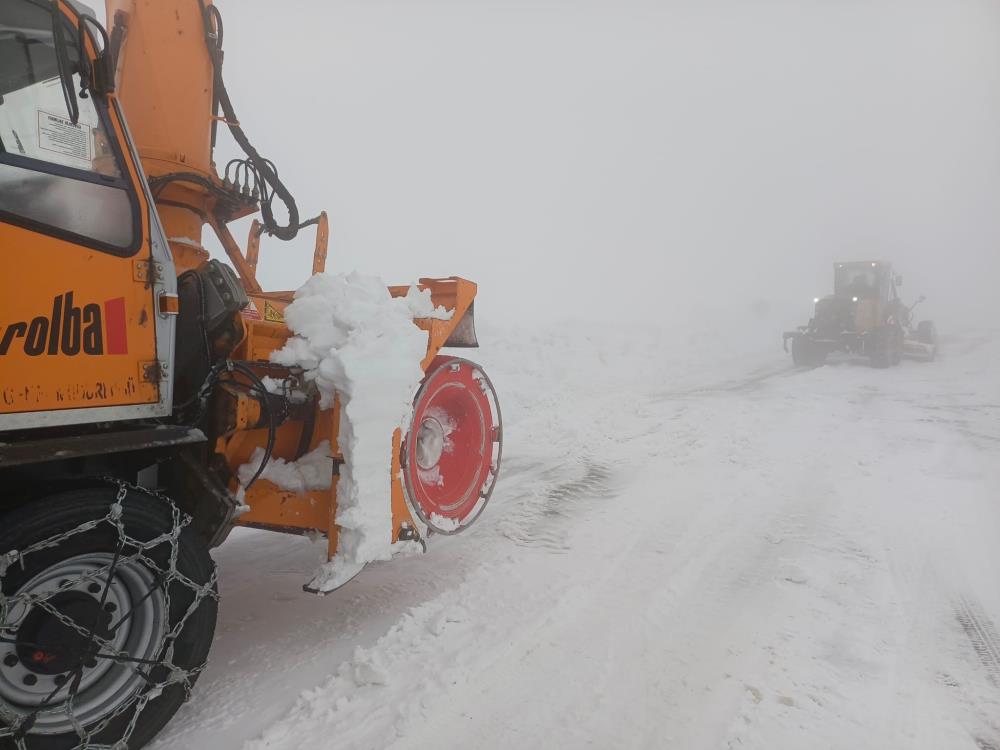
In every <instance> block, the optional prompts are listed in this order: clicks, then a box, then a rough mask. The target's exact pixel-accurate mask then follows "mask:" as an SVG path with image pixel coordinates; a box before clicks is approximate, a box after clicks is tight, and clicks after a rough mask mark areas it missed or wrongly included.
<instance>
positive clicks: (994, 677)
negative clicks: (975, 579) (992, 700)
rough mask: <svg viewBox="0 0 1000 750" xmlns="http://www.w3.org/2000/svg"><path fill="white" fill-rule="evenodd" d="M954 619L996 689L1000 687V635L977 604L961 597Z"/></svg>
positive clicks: (956, 606)
mask: <svg viewBox="0 0 1000 750" xmlns="http://www.w3.org/2000/svg"><path fill="white" fill-rule="evenodd" d="M955 619H957V620H958V624H959V625H961V626H962V630H964V631H965V635H966V636H967V637H968V639H969V643H971V644H972V650H973V651H975V652H976V657H977V658H978V659H979V662H980V663H981V664H982V665H983V667H984V668H985V669H986V674H987V676H988V677H989V680H990V682H992V683H993V684H994V685H995V686H996V687H1000V634H998V633H997V628H996V625H994V624H993V621H992V620H991V619H990V618H989V616H988V615H987V614H986V613H985V612H983V610H982V608H981V607H980V606H979V604H977V603H975V602H973V601H971V600H969V599H968V598H965V597H963V598H962V599H960V600H959V601H958V603H957V604H956V605H955Z"/></svg>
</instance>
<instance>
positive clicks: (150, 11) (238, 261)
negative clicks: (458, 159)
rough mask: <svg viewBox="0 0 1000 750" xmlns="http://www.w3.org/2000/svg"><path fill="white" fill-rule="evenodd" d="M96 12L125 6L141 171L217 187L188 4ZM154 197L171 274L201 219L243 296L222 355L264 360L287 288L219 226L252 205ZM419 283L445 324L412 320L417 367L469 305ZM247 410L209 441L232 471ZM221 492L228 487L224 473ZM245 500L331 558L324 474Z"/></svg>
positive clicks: (395, 488) (330, 416) (181, 263)
mask: <svg viewBox="0 0 1000 750" xmlns="http://www.w3.org/2000/svg"><path fill="white" fill-rule="evenodd" d="M210 3H211V0H205V4H206V5H208V4H210ZM107 12H108V22H109V26H111V25H112V23H113V21H114V18H115V15H116V14H118V13H122V14H125V15H124V16H123V18H124V19H125V20H126V21H127V35H126V40H125V43H124V46H123V48H122V51H121V53H120V54H119V58H118V61H119V62H118V70H117V80H118V88H119V91H120V96H121V99H122V102H123V104H124V108H125V112H126V114H127V115H128V118H129V124H130V127H131V130H132V133H133V135H134V138H135V141H136V143H137V148H138V151H139V155H140V158H141V161H142V164H143V168H144V169H145V172H146V174H147V176H149V177H157V176H163V175H168V174H176V173H194V174H196V175H199V176H200V177H202V178H204V179H206V180H210V181H212V183H213V184H214V185H216V186H217V187H224V185H223V182H222V180H220V178H219V176H218V174H217V173H216V169H215V165H214V164H213V163H212V158H211V129H212V123H213V113H212V89H213V67H212V62H211V58H210V56H209V54H208V51H207V48H206V43H205V38H204V33H203V24H202V16H201V10H200V7H199V3H198V1H197V0H175V1H174V2H167V1H166V0H108V3H107ZM166 61H169V64H166ZM156 200H157V206H156V207H157V210H158V212H159V215H160V219H161V221H162V223H163V225H164V227H165V230H166V232H167V237H168V240H170V241H171V242H170V244H171V249H172V251H173V254H174V259H175V264H176V266H177V271H178V272H181V271H183V270H186V269H187V268H192V267H197V266H199V265H201V264H202V263H204V262H205V261H206V260H207V258H208V253H207V252H206V251H205V250H204V248H202V247H200V243H201V237H202V230H203V227H204V226H205V225H206V224H207V225H208V226H209V227H211V229H212V230H213V231H214V232H215V234H216V236H217V237H218V238H219V241H220V242H221V243H222V246H223V248H224V249H225V251H226V254H227V255H228V256H229V259H230V261H231V262H232V264H233V266H234V268H235V269H236V271H237V272H238V274H239V276H240V278H241V280H242V283H243V286H244V288H245V289H246V291H247V293H248V294H249V296H250V299H251V302H252V307H251V308H248V310H247V311H245V313H244V315H243V325H244V329H245V335H244V337H243V340H242V342H241V343H240V344H239V346H238V348H237V350H236V351H235V352H234V354H233V357H234V358H238V359H243V360H248V361H254V360H267V359H268V357H269V355H270V354H271V352H273V351H274V350H275V349H278V348H280V347H281V346H282V345H283V344H284V343H285V341H286V340H287V339H288V337H289V336H290V335H291V334H290V332H289V330H288V328H287V326H286V325H285V323H284V310H285V307H286V306H287V305H288V304H289V303H290V302H291V301H292V296H293V295H292V292H290V291H281V292H266V291H264V290H263V288H262V287H261V285H260V283H259V282H258V280H257V277H256V270H257V265H258V261H259V258H260V241H261V225H260V223H259V222H257V221H255V222H254V223H253V226H252V228H251V230H250V237H249V239H248V242H247V250H246V252H245V253H244V252H243V251H242V250H241V249H240V247H239V245H238V243H237V242H236V240H235V239H234V238H233V236H232V234H231V232H230V231H229V228H228V226H227V224H228V223H229V222H230V221H232V220H234V219H237V218H240V217H242V216H246V215H249V214H250V213H253V212H254V211H256V210H257V206H256V204H255V203H254V204H249V203H248V204H245V205H242V206H238V207H237V208H235V209H234V208H233V206H232V205H231V204H227V205H221V204H220V202H219V200H218V199H217V197H215V196H214V195H213V193H212V191H209V190H207V189H206V188H205V187H204V186H201V185H198V184H197V183H196V182H192V181H183V180H181V181H176V182H171V183H169V184H168V185H167V186H166V187H165V189H163V190H162V192H161V194H159V195H158V196H157V198H156ZM316 224H317V230H316V243H315V249H314V253H313V265H312V271H313V273H320V272H322V271H323V270H324V269H325V268H326V260H327V244H328V241H329V224H328V219H327V216H326V213H323V214H321V215H320V216H319V218H318V221H317V222H316ZM420 286H421V287H422V288H425V289H430V291H431V295H432V299H433V300H434V303H435V304H436V305H443V306H444V307H445V308H446V309H449V310H453V311H454V316H453V317H452V319H451V320H448V321H444V320H419V321H417V325H418V326H419V327H420V328H422V329H424V330H426V331H427V333H428V343H427V356H426V357H425V359H424V361H423V363H422V365H423V367H424V368H425V369H426V367H427V366H428V365H429V364H430V362H431V361H432V360H433V359H434V357H435V355H436V354H437V353H438V351H439V350H440V349H441V347H442V346H443V345H444V344H445V342H446V341H447V340H448V337H449V336H450V335H451V332H452V331H453V330H454V329H455V327H456V326H457V325H458V323H459V322H460V321H461V319H462V317H463V315H465V314H466V312H467V311H468V310H469V308H470V307H471V305H472V301H473V299H474V298H475V295H476V285H475V284H473V283H472V282H470V281H466V280H464V279H459V278H448V279H421V281H420ZM407 290H408V287H406V286H395V287H390V292H391V293H392V294H393V295H394V296H400V295H405V294H406V292H407ZM262 374H263V371H262ZM272 374H273V373H272ZM316 408H317V411H316V413H315V414H314V415H313V416H314V420H313V422H314V424H313V427H312V434H311V440H310V443H309V445H308V446H305V447H306V449H307V450H309V449H312V448H314V447H315V446H316V445H317V444H318V443H319V442H321V441H322V440H329V441H330V444H331V446H333V452H334V458H335V459H336V460H341V459H342V455H341V453H340V450H339V448H338V445H337V437H338V433H339V426H340V406H339V403H337V404H335V405H334V407H333V408H331V409H328V410H326V411H319V409H318V407H316ZM252 411H253V408H252V405H250V404H247V403H244V402H241V400H240V399H239V398H238V397H235V396H234V398H233V401H232V402H231V405H230V414H229V415H228V419H229V423H230V424H232V425H234V428H233V429H232V430H231V431H230V432H228V433H227V434H226V435H224V436H223V437H220V438H219V440H218V444H217V445H216V446H215V449H216V451H217V452H218V453H220V454H222V455H223V456H224V458H225V460H226V462H227V463H228V465H229V466H230V467H232V469H233V470H235V469H236V468H237V467H239V466H240V465H242V464H244V463H246V462H248V461H249V459H250V456H251V454H252V453H253V452H254V449H255V448H257V447H258V446H263V445H264V444H265V442H266V440H267V430H265V429H261V428H256V427H253V426H252V425H254V424H255V423H256V422H255V420H254V419H253V414H252ZM307 429H308V428H307V427H306V425H305V423H304V422H302V421H290V422H287V423H285V424H284V425H282V426H281V427H279V428H278V430H277V435H276V443H275V449H274V455H275V456H276V457H279V458H285V459H288V460H292V459H295V458H296V457H297V455H298V452H299V451H300V449H301V448H302V447H303V446H301V445H300V444H301V442H302V439H303V433H304V431H305V430H307ZM401 442H402V436H401V434H400V432H399V431H398V430H397V432H396V434H394V435H393V436H391V439H390V436H386V450H387V451H390V455H391V464H392V465H391V470H392V473H391V476H392V477H393V479H392V486H391V487H390V488H387V489H389V491H390V493H389V497H388V498H387V499H388V500H389V501H390V502H391V503H392V510H393V529H392V538H393V540H394V541H395V540H397V539H398V538H399V533H400V530H401V528H402V527H403V525H404V524H410V525H411V526H412V525H413V518H412V516H411V514H410V511H409V509H408V508H407V503H406V499H405V497H404V493H403V486H402V483H401V482H400V480H399V469H400V448H401ZM232 489H233V490H234V491H235V490H236V489H237V487H236V485H235V480H234V484H233V487H232ZM246 503H247V504H248V505H249V506H250V511H249V512H248V513H246V514H245V515H243V516H242V517H241V518H240V521H239V522H240V523H241V524H243V525H246V526H256V527H261V528H268V529H276V530H282V531H290V532H298V533H305V532H310V531H318V532H322V533H325V534H326V535H327V536H328V551H329V554H330V555H331V556H332V555H333V553H334V552H335V551H336V547H337V535H338V534H337V525H336V512H337V486H336V482H334V483H333V485H332V487H331V488H330V489H329V490H325V491H311V492H307V493H305V494H302V495H297V494H294V493H290V492H286V491H283V490H280V489H279V488H277V487H276V486H274V485H273V484H271V483H270V482H267V481H266V480H262V481H259V482H258V483H256V484H255V485H254V486H253V487H252V488H251V489H250V491H249V492H248V493H247V496H246Z"/></svg>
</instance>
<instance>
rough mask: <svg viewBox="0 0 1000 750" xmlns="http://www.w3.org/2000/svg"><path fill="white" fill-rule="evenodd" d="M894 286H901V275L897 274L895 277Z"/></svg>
mask: <svg viewBox="0 0 1000 750" xmlns="http://www.w3.org/2000/svg"><path fill="white" fill-rule="evenodd" d="M896 286H903V277H902V276H897V277H896Z"/></svg>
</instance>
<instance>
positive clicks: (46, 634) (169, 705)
mask: <svg viewBox="0 0 1000 750" xmlns="http://www.w3.org/2000/svg"><path fill="white" fill-rule="evenodd" d="M189 521H190V519H189V518H188V517H187V516H185V515H184V514H183V513H181V512H180V511H179V510H178V509H177V507H176V506H175V505H174V504H173V503H172V502H171V501H170V500H169V499H167V498H164V497H162V496H152V495H150V494H147V493H145V492H144V491H142V490H140V489H138V488H133V487H130V486H127V485H122V486H120V487H119V486H115V485H113V484H109V485H108V486H106V487H97V488H88V489H79V490H73V491H70V492H64V493H61V494H57V495H52V496H50V497H47V498H45V499H44V500H42V501H39V502H36V503H33V504H32V505H29V506H27V507H24V508H20V509H18V510H16V511H13V512H11V513H9V514H7V515H6V516H4V517H2V518H0V590H2V594H3V596H2V597H0V602H4V603H5V606H3V607H0V748H2V749H3V750H8V749H14V748H16V749H17V750H74V749H75V748H83V747H94V746H107V747H112V746H113V747H116V748H118V747H121V748H128V750H137V749H138V748H141V747H142V746H143V745H145V744H146V743H147V742H149V740H151V739H152V738H153V737H154V736H155V735H156V734H157V732H159V731H160V729H162V728H163V727H164V725H166V723H167V722H168V721H169V720H170V718H171V717H172V716H173V715H174V713H175V712H176V711H177V709H178V708H179V707H180V706H181V704H182V703H183V702H184V701H185V700H186V699H187V697H188V695H189V694H190V691H191V688H192V687H193V685H194V683H195V681H196V680H197V678H198V675H199V674H200V673H201V671H202V669H203V668H204V665H205V660H206V658H207V656H208V651H209V648H210V646H211V642H212V635H213V633H214V630H215V620H216V613H217V601H218V594H217V588H216V573H215V564H214V563H213V562H212V558H211V557H210V556H209V554H208V549H207V547H206V545H205V543H204V542H203V541H202V540H201V539H200V537H199V536H198V535H197V534H196V533H195V532H194V530H193V529H191V528H190V526H189V525H188V524H189ZM70 698H72V701H70Z"/></svg>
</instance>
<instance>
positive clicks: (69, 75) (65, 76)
mask: <svg viewBox="0 0 1000 750" xmlns="http://www.w3.org/2000/svg"><path fill="white" fill-rule="evenodd" d="M52 42H53V44H55V53H56V64H57V65H58V66H59V81H60V83H61V84H62V90H63V98H64V99H65V100H66V111H67V112H69V120H70V122H72V123H73V124H74V125H76V124H77V123H78V122H79V121H80V103H79V102H78V101H77V98H76V89H75V88H74V87H73V71H72V69H71V68H70V62H69V56H68V55H67V54H66V49H67V47H66V37H65V36H64V34H63V17H62V13H61V12H60V11H59V4H58V3H57V2H56V0H53V2H52Z"/></svg>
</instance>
